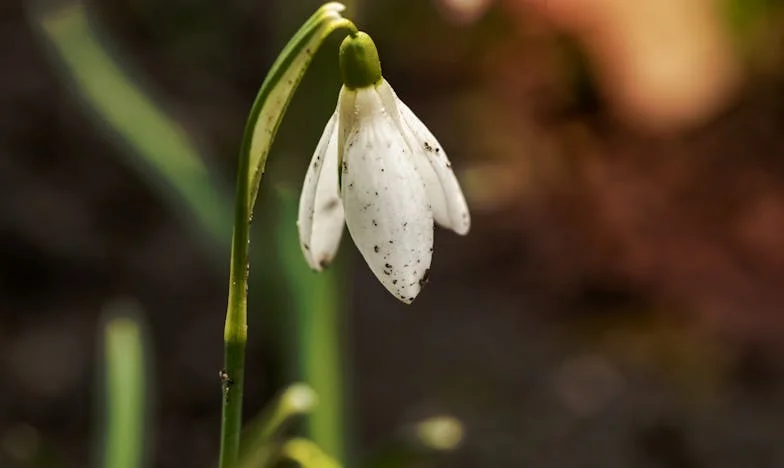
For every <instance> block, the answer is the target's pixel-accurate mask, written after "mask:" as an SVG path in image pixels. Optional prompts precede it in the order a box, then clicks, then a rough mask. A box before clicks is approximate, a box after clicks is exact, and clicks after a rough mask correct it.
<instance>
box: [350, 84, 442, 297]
mask: <svg viewBox="0 0 784 468" xmlns="http://www.w3.org/2000/svg"><path fill="white" fill-rule="evenodd" d="M343 112H353V113H354V115H356V116H357V119H356V123H355V125H354V127H353V128H351V129H348V138H347V140H346V142H345V154H344V158H343V165H342V169H341V170H342V177H343V179H342V185H341V192H342V194H343V203H344V206H345V209H346V224H347V225H348V230H349V232H350V233H351V237H352V238H353V239H354V243H355V244H356V245H357V247H358V248H359V251H360V252H361V253H362V256H363V257H364V258H365V261H366V262H367V263H368V265H369V266H370V269H371V270H372V271H373V273H375V275H376V277H377V278H378V279H379V281H381V283H382V284H383V285H384V286H385V287H386V288H387V289H388V290H389V292H391V293H392V294H393V295H395V296H396V297H397V298H398V299H400V300H401V301H403V302H406V303H411V301H413V300H414V298H415V297H416V296H417V294H419V291H420V290H421V288H422V285H423V284H424V282H425V281H426V280H427V273H428V271H429V269H430V261H431V257H432V252H433V215H432V212H431V209H430V206H429V204H428V200H427V194H426V192H425V188H424V185H423V183H422V180H421V178H420V177H419V174H418V172H417V170H416V167H415V166H414V164H413V162H412V161H411V159H410V150H409V148H408V145H407V144H406V141H405V139H404V138H403V136H402V135H401V134H400V132H399V130H398V128H397V125H395V122H394V120H393V118H392V116H391V115H390V114H389V113H387V112H386V110H385V109H384V105H383V103H382V101H381V98H380V96H379V94H378V93H377V92H376V90H375V89H373V88H367V89H362V90H358V91H357V92H356V99H355V101H354V105H353V108H349V107H342V108H341V116H342V115H343Z"/></svg>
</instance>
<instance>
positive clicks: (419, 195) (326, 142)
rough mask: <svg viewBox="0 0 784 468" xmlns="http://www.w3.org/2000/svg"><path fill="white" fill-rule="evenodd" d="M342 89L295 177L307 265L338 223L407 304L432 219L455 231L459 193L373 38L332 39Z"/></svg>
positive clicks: (460, 212) (333, 248) (421, 272)
mask: <svg viewBox="0 0 784 468" xmlns="http://www.w3.org/2000/svg"><path fill="white" fill-rule="evenodd" d="M340 70H341V75H342V78H343V87H342V88H341V90H340V95H339V96H338V104H337V109H336V110H335V113H334V114H333V115H332V117H331V118H330V119H329V121H328V122H327V125H326V127H325V128H324V133H323V134H322V136H321V139H320V141H319V143H318V145H317V146H316V151H315V153H314V154H313V158H312V160H311V162H310V166H309V167H308V171H307V174H306V175H305V182H304V185H303V187H302V195H301V197H300V204H299V216H298V220H297V224H298V228H299V236H300V244H301V246H302V252H303V254H304V256H305V259H306V260H307V262H308V265H310V267H311V268H313V269H315V270H322V269H323V268H324V267H326V266H327V265H329V263H330V262H331V261H332V259H333V258H334V256H335V253H336V252H337V249H338V245H339V243H340V238H341V236H342V233H343V224H344V222H345V224H346V225H347V226H348V230H349V233H350V234H351V237H352V239H353V240H354V243H355V244H356V245H357V248H358V249H359V251H360V253H361V254H362V256H363V258H364V259H365V261H366V262H367V264H368V265H369V266H370V269H371V270H372V271H373V273H374V274H375V275H376V277H377V278H378V279H379V281H381V283H382V284H383V285H384V287H386V288H387V290H389V292H391V293H392V294H393V295H394V296H395V297H397V298H398V299H400V300H401V301H403V302H405V303H411V301H413V300H414V298H415V297H416V296H417V295H418V294H419V291H420V290H421V289H422V286H423V285H424V283H425V282H426V281H427V276H428V272H429V270H430V262H431V259H432V253H433V222H434V221H435V222H436V223H438V224H439V225H441V226H443V227H445V228H448V229H451V230H453V231H454V232H456V233H458V234H461V235H464V234H466V233H468V230H469V227H470V223H471V221H470V215H469V213H468V206H467V205H466V202H465V198H464V197H463V193H462V191H461V189H460V185H459V184H458V182H457V178H456V177H455V174H454V172H453V171H452V166H451V164H450V162H449V159H448V158H447V156H446V153H445V152H444V150H443V148H442V147H441V144H440V143H439V142H438V140H436V138H435V137H434V136H433V134H432V133H431V132H430V131H429V130H428V129H427V127H425V125H424V124H423V123H422V122H421V121H420V120H419V119H418V118H417V117H416V116H415V115H414V113H413V112H411V109H409V108H408V106H406V105H405V104H404V103H403V102H402V101H400V99H398V97H397V95H395V92H394V91H393V90H392V87H391V86H389V83H387V81H386V80H385V79H384V78H383V77H382V75H381V63H380V61H379V59H378V51H377V49H376V46H375V44H374V43H373V40H372V39H371V38H370V36H368V35H367V34H365V33H363V32H359V33H357V34H355V35H352V36H349V37H347V38H346V39H345V40H344V41H343V43H342V44H341V46H340Z"/></svg>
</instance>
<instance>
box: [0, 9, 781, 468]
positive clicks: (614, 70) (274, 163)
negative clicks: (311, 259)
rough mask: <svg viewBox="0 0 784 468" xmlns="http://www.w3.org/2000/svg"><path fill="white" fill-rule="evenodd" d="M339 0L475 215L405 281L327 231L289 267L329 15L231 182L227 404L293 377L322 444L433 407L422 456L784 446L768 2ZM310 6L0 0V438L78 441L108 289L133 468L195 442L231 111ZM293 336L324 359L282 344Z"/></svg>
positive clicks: (777, 83) (407, 420) (597, 460)
mask: <svg viewBox="0 0 784 468" xmlns="http://www.w3.org/2000/svg"><path fill="white" fill-rule="evenodd" d="M347 3H348V6H349V12H348V16H349V17H350V18H352V19H354V20H355V22H356V23H357V24H358V25H359V26H360V28H362V29H364V30H366V31H369V32H370V33H371V34H372V35H373V37H374V38H375V40H376V43H377V45H378V47H379V50H380V54H381V59H382V65H383V67H384V74H385V77H386V78H387V79H388V81H390V83H391V84H392V85H393V86H394V87H395V89H396V91H397V93H398V95H399V96H401V98H402V99H404V100H405V101H406V102H407V103H408V104H409V106H410V107H412V108H413V109H414V110H415V111H416V112H417V114H418V115H419V116H420V117H421V118H422V120H423V121H425V122H426V123H427V124H428V125H429V126H430V128H431V129H432V130H433V132H434V133H435V134H436V135H438V137H439V139H440V141H441V143H442V145H443V146H444V148H446V150H447V152H448V154H449V156H450V157H451V159H452V162H453V166H454V167H455V168H456V170H457V172H458V177H459V178H460V179H461V181H462V183H463V187H464V190H465V191H466V195H467V198H468V200H469V205H470V206H471V209H472V215H473V226H472V231H471V233H470V234H469V235H468V236H467V237H465V238H462V237H458V236H455V235H453V234H452V233H449V232H445V231H438V232H437V234H436V247H435V249H436V252H435V256H434V263H433V268H432V271H431V275H430V284H429V285H428V286H427V287H426V288H425V290H424V292H423V293H422V295H421V296H420V297H419V298H418V299H417V300H416V302H415V303H414V304H413V305H412V306H408V307H407V306H404V305H402V304H400V303H398V302H397V301H396V300H395V299H394V298H393V297H392V296H390V295H389V294H387V293H386V292H385V291H384V290H383V288H382V287H381V286H380V285H379V284H378V283H377V282H376V281H375V279H374V278H373V277H372V275H371V273H370V271H369V270H368V268H367V267H366V266H365V265H364V264H363V263H362V261H361V258H360V257H359V255H357V254H356V251H355V249H354V247H353V245H352V244H351V243H350V242H349V240H348V236H346V239H344V243H343V245H342V247H341V251H340V254H339V257H340V259H339V261H338V264H337V265H336V267H335V269H333V270H332V272H331V273H330V277H329V278H330V280H329V282H328V284H327V285H326V286H329V287H331V288H333V289H331V291H332V293H324V291H323V288H324V287H325V284H324V283H323V282H322V283H318V284H317V285H316V286H313V285H314V284H315V283H313V282H314V281H320V280H315V279H313V277H312V275H310V274H309V272H304V273H303V272H302V271H301V269H302V267H303V266H304V261H301V262H299V260H300V259H298V258H297V257H296V255H294V254H296V253H297V252H296V239H293V238H292V236H293V235H294V233H295V230H294V221H295V216H294V213H295V206H296V199H297V196H298V191H299V187H300V185H301V182H302V178H303V177H304V169H305V167H306V165H307V162H308V160H309V158H310V156H311V154H312V151H313V148H314V147H315V143H316V141H317V139H318V137H319V135H320V133H321V130H322V129H323V125H324V123H325V122H326V119H327V118H328V116H329V114H330V112H331V110H332V108H333V106H334V105H335V100H336V98H337V91H338V89H339V75H338V71H337V61H336V50H337V49H336V48H337V45H338V40H339V38H333V39H332V40H331V41H329V42H328V43H327V44H325V46H324V47H323V48H322V50H321V52H319V54H318V55H317V57H316V59H315V60H314V63H313V66H312V67H311V69H310V71H309V72H308V74H307V75H306V77H305V79H304V81H303V83H302V86H301V88H300V91H299V92H298V94H297V95H296V97H295V99H294V101H293V102H292V105H291V107H290V110H289V113H288V114H287V116H286V118H285V119H284V121H283V125H282V127H281V131H280V133H279V136H278V139H277V140H276V143H275V146H274V147H273V151H272V156H271V158H270V162H269V165H268V171H267V174H266V176H265V179H264V182H263V188H262V193H263V195H262V200H261V201H260V202H259V204H258V205H257V209H256V216H255V220H254V221H255V222H254V226H253V228H254V231H253V239H254V240H253V252H254V260H253V262H252V268H251V278H252V284H251V293H250V294H251V304H250V314H251V317H250V343H249V355H248V368H247V388H246V402H245V408H246V413H247V415H248V418H251V417H252V416H253V415H255V414H256V413H257V412H258V411H259V410H260V409H261V408H262V407H263V406H264V405H265V404H266V403H267V402H269V401H270V399H271V398H272V396H273V395H274V394H275V393H276V392H277V391H278V390H279V389H280V388H282V387H283V386H285V385H286V384H288V383H290V382H292V381H293V380H295V379H305V380H308V379H310V378H311V377H312V378H315V379H322V380H321V382H322V383H321V384H323V385H326V386H327V388H325V392H326V393H327V394H326V395H323V397H324V401H323V402H322V403H324V402H326V404H327V406H328V407H329V408H328V409H331V410H332V413H331V416H329V417H331V418H333V419H335V418H338V419H339V420H340V423H339V425H340V427H342V429H341V435H339V436H336V437H339V438H340V439H341V440H339V441H335V440H331V441H327V445H329V444H336V445H335V446H342V447H343V448H342V449H340V450H344V451H345V453H344V454H343V456H344V457H345V458H346V459H349V460H350V459H353V460H362V459H364V458H365V457H367V456H369V455H368V454H371V453H373V452H374V451H377V450H378V447H384V446H386V445H385V444H388V441H389V440H390V439H394V438H395V437H396V434H399V433H400V431H401V428H405V427H407V425H410V424H412V423H413V422H415V421H418V420H421V419H422V418H426V417H429V416H432V415H436V414H450V415H453V416H455V417H457V418H458V419H459V420H460V421H461V422H462V424H463V428H464V440H463V442H462V444H461V445H460V447H459V448H458V449H457V450H456V451H454V452H452V453H450V454H447V455H445V456H441V457H438V458H436V459H432V460H428V466H450V467H491V466H492V467H531V466H539V467H545V466H546V467H552V468H578V467H579V468H582V467H585V468H587V467H602V468H613V467H630V466H634V467H650V468H702V467H704V468H725V467H726V468H735V467H749V468H774V467H782V466H784V361H782V350H783V349H782V345H781V341H782V338H784V235H783V234H782V233H784V88H783V87H782V83H784V4H782V2H781V1H779V0H635V1H630V0H429V1H423V0H374V1H369V0H354V1H351V2H347ZM318 5H319V4H318V2H315V1H304V0H303V1H296V2H294V1H287V0H220V1H219V0H188V1H185V0H170V1H166V2H161V1H154V0H94V1H91V2H87V3H84V4H82V3H71V2H68V1H65V0H63V1H58V2H44V1H32V0H30V1H26V2H25V1H21V0H5V1H4V2H2V5H0V44H2V45H1V46H0V373H1V374H2V375H3V383H2V385H0V466H3V467H6V466H8V467H17V466H19V467H50V466H51V467H81V466H87V465H89V464H90V463H91V461H92V460H94V453H95V450H96V449H95V446H96V441H97V440H98V437H97V434H96V432H97V431H99V427H100V424H98V422H99V420H100V401H101V394H100V385H97V383H98V381H99V380H100V364H101V360H100V355H101V350H100V333H101V326H102V325H101V324H102V320H103V317H104V316H105V314H106V313H107V310H112V309H113V308H115V307H118V306H117V304H122V307H127V305H128V304H132V307H133V308H134V309H135V310H137V311H138V313H139V314H141V316H143V317H145V321H146V328H147V345H148V358H149V362H150V364H151V371H150V378H151V381H152V383H151V385H150V389H149V394H150V408H151V409H150V417H151V421H150V431H149V433H148V441H149V445H148V454H149V461H150V466H156V467H183V466H189V467H190V466H192V467H201V466H204V467H207V466H214V463H215V462H214V460H215V459H216V456H217V450H218V432H219V417H220V398H221V393H220V382H219V380H218V378H217V372H218V370H219V369H220V368H221V365H222V364H221V363H222V331H223V315H224V312H225V306H226V291H227V288H226V283H227V272H228V241H229V239H230V236H229V234H230V229H231V227H230V226H231V211H232V208H231V206H232V201H231V200H232V190H231V187H232V186H233V182H232V181H233V174H234V170H235V165H236V160H237V152H238V149H239V143H240V137H241V135H242V130H243V126H244V122H245V118H246V117H247V112H248V109H249V108H250V105H251V103H252V100H253V98H254V96H255V93H256V91H257V90H258V87H259V85H260V83H261V82H262V80H263V78H264V76H265V73H266V71H267V69H268V67H269V66H270V64H271V63H272V61H273V59H274V58H275V56H276V54H277V53H278V51H279V50H280V49H281V48H282V46H283V45H284V44H285V43H286V41H287V39H288V37H290V35H291V34H292V33H293V32H294V31H295V30H296V29H297V28H298V27H299V25H300V24H301V23H302V21H303V20H304V19H305V18H306V17H307V16H308V15H310V13H311V12H312V11H313V10H314V9H315V8H316V7H317V6H318ZM80 18H82V19H80ZM96 51H103V52H102V53H105V54H106V55H105V56H103V59H105V60H103V61H102V60H99V59H97V58H96V55H95V54H96ZM112 63H113V64H114V65H111V64H112ZM113 66H117V67H118V68H112V67H113ZM137 86H138V88H137ZM86 90H88V91H86ZM144 102H148V103H149V104H150V106H151V107H150V108H149V109H154V110H155V112H152V113H144V112H142V113H140V114H139V113H135V112H136V111H137V110H138V108H139V107H138V106H139V105H140V103H144ZM145 109H147V108H145ZM149 109H148V110H149ZM126 110H127V112H126ZM170 126H171V127H170ZM170 128H173V129H174V130H171V131H169V129H170ZM142 154H144V155H146V156H141V155H142ZM194 154H195V155H198V158H199V161H201V163H200V165H197V167H196V168H194V167H195V166H193V165H189V163H187V157H188V156H190V155H194ZM156 158H157V159H156ZM161 168H164V169H161ZM162 171H163V172H164V173H168V174H173V175H174V176H175V178H176V177H178V176H182V177H183V179H182V180H181V183H182V184H183V185H187V184H191V185H190V186H188V187H186V188H185V189H182V186H183V185H181V186H180V188H181V189H182V190H184V192H182V190H181V191H178V190H177V189H176V187H174V186H173V185H172V184H171V183H170V182H171V181H170V180H169V179H167V177H165V176H161V173H162ZM166 171H169V172H166ZM182 193H186V194H187V195H186V196H183V195H182ZM194 207H195V209H194ZM292 239H293V241H292ZM292 246H293V250H292V248H291V247H292ZM292 251H293V252H294V254H292ZM311 287H313V288H315V289H312V288H311ZM318 288H321V289H318ZM325 298H326V299H325ZM322 301H328V302H329V304H331V305H329V304H327V303H326V302H322ZM322 306H323V307H326V308H327V309H329V310H330V311H329V312H324V313H322V312H321V311H320V307H322ZM314 329H315V331H314ZM303 330H304V331H303ZM319 332H322V333H321V334H319ZM308 333H315V334H316V335H317V336H320V338H319V339H320V340H325V341H324V343H321V344H322V345H324V346H326V348H322V349H330V348H329V347H330V346H331V343H336V344H337V349H338V354H337V355H336V356H337V357H336V359H331V358H330V356H327V355H325V356H323V357H324V359H328V360H329V362H327V361H325V362H324V367H321V366H320V365H319V361H318V359H313V355H312V354H311V355H310V356H311V357H310V360H308V358H307V357H306V356H307V355H308V351H307V348H308V346H309V342H308V340H307V339H306V337H307V336H309V335H308ZM303 337H305V338H303ZM325 343H326V344H325ZM311 344H312V343H311ZM303 356H305V357H303ZM314 369H327V371H328V372H329V373H331V374H329V375H327V376H326V377H324V376H323V375H322V376H314V375H312V374H313V372H314ZM315 372H316V373H318V372H317V371H315ZM324 382H326V383H324ZM340 382H342V384H341V383H340ZM316 386H317V387H318V386H319V384H316ZM341 415H342V416H341ZM333 435H334V434H333Z"/></svg>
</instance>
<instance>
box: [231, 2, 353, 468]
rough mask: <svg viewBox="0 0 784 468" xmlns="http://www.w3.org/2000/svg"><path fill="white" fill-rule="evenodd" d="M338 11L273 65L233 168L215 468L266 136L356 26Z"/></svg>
mask: <svg viewBox="0 0 784 468" xmlns="http://www.w3.org/2000/svg"><path fill="white" fill-rule="evenodd" d="M342 9H343V7H342V5H340V4H337V3H330V4H326V5H324V6H322V7H321V8H320V9H319V10H318V11H316V13H314V14H313V16H311V17H310V19H308V20H307V21H306V22H305V24H304V25H303V26H302V27H301V28H300V29H299V31H297V33H296V34H295V35H294V37H293V38H292V39H291V40H290V41H289V43H288V44H287V45H286V47H284V49H283V51H282V52H281V54H280V55H279V56H278V58H277V59H276V61H275V63H273V65H272V68H271V69H270V72H269V73H268V74H267V77H266V79H265V80H264V83H263V84H262V86H261V89H260V90H259V93H258V95H257V96H256V100H255V101H254V103H253V106H252V107H251V111H250V115H249V117H248V121H247V123H246V126H245V132H244V134H243V138H242V146H241V148H240V160H239V167H238V170H237V192H236V199H235V209H234V232H233V236H232V245H231V267H230V272H229V297H228V306H227V310H226V325H225V328H224V353H225V354H224V356H225V357H224V369H223V371H221V380H222V398H223V415H222V420H221V447H220V460H219V467H220V468H235V467H236V465H237V459H238V454H239V444H240V428H241V425H242V396H243V384H244V380H245V344H246V343H247V339H248V325H247V315H248V314H247V306H248V297H247V288H248V274H249V264H248V259H249V251H250V224H251V217H252V211H253V205H254V202H255V199H256V194H257V193H258V189H259V185H260V183H261V176H262V174H263V173H264V167H265V165H266V161H267V155H268V154H269V149H270V146H271V145H272V140H273V139H274V137H275V134H276V133H277V130H278V125H279V124H280V121H281V120H282V118H283V113H284V112H285V110H286V108H287V106H288V103H289V102H290V100H291V97H292V96H293V93H294V91H295V90H296V88H297V86H298V85H299V82H300V80H301V79H302V76H303V75H304V73H305V70H306V69H307V67H308V65H309V64H310V61H311V59H312V57H313V55H314V54H315V52H316V50H317V49H318V48H319V47H320V46H321V44H322V43H323V42H324V40H325V39H326V38H327V36H329V35H330V34H331V33H333V32H334V31H336V30H344V31H346V32H347V33H350V32H352V31H356V30H357V28H356V26H355V25H354V24H353V23H352V22H351V21H349V20H347V19H345V18H343V17H342V16H340V11H342Z"/></svg>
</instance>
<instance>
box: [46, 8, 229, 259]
mask: <svg viewBox="0 0 784 468" xmlns="http://www.w3.org/2000/svg"><path fill="white" fill-rule="evenodd" d="M33 15H34V16H35V20H36V21H37V22H38V23H39V25H40V27H41V30H42V31H43V33H44V36H45V37H46V38H47V39H48V41H49V42H51V44H52V45H53V46H54V50H55V52H56V55H57V57H58V59H59V61H60V62H61V63H62V64H63V65H64V68H65V73H66V74H69V75H70V76H71V78H72V80H73V82H74V84H75V87H76V91H77V92H78V93H79V94H80V96H81V97H82V98H83V99H84V100H85V102H86V103H87V104H88V105H89V106H90V107H91V108H92V109H94V111H95V112H96V113H97V114H98V116H99V117H100V118H101V119H102V120H103V121H104V122H105V123H106V124H108V125H109V127H110V128H111V129H112V130H113V131H114V132H116V133H117V134H118V135H119V136H120V137H121V138H122V139H123V140H124V142H126V143H127V144H128V145H129V146H130V147H131V149H132V150H133V151H132V156H133V162H134V163H139V162H141V163H142V167H144V168H149V169H152V170H153V171H154V172H155V173H156V176H157V178H159V179H161V180H162V181H163V182H164V184H165V185H166V190H162V191H163V192H164V194H165V195H167V196H169V199H170V201H173V202H175V203H177V202H185V204H186V205H187V208H188V209H189V210H190V211H191V212H192V213H193V215H194V217H195V218H196V220H197V221H198V222H199V224H200V225H201V227H202V228H203V229H205V230H206V232H208V233H209V235H210V238H211V239H213V240H215V241H216V243H217V244H218V245H221V246H224V247H228V241H229V239H230V237H229V235H230V231H229V227H230V226H231V218H230V212H229V211H228V210H226V209H225V208H226V207H228V206H231V204H230V201H229V198H228V197H227V194H226V193H222V192H220V191H219V189H218V185H217V184H216V181H215V180H214V178H213V177H212V176H211V174H210V172H209V171H208V169H207V167H206V165H205V164H204V162H203V161H202V159H201V157H200V156H199V153H198V151H197V149H196V147H195V146H194V144H193V142H192V141H191V140H190V138H189V137H188V135H187V134H186V133H185V131H184V130H183V129H182V128H180V126H179V125H177V123H176V122H175V121H173V120H172V119H171V118H169V117H168V116H167V115H166V114H165V113H164V112H163V111H162V110H161V109H160V108H159V106H158V105H157V104H156V103H155V102H154V101H153V99H152V98H151V97H150V96H149V94H148V93H146V92H145V91H144V90H143V89H142V88H141V87H140V86H139V85H137V84H135V83H134V82H133V81H132V80H131V79H130V78H129V76H128V74H127V73H126V72H125V71H124V70H123V69H122V68H121V66H120V65H119V64H118V63H116V61H115V60H114V59H113V58H112V57H111V55H110V54H109V52H108V51H107V50H106V48H105V47H104V46H103V45H102V44H101V42H100V41H99V39H98V37H97V34H96V32H95V30H94V28H93V27H92V26H91V25H90V22H89V20H88V17H87V12H86V11H85V8H84V6H83V5H82V3H81V2H73V3H70V4H68V5H66V6H63V7H60V8H57V9H52V10H48V11H47V10H45V11H44V12H42V13H40V14H36V13H34V14H33ZM143 175H145V176H148V174H143ZM171 188H173V189H174V191H172V190H170V189H171ZM175 193H176V195H174V194H175Z"/></svg>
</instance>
